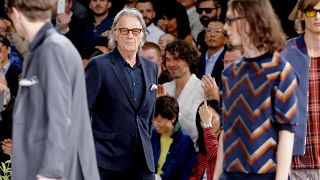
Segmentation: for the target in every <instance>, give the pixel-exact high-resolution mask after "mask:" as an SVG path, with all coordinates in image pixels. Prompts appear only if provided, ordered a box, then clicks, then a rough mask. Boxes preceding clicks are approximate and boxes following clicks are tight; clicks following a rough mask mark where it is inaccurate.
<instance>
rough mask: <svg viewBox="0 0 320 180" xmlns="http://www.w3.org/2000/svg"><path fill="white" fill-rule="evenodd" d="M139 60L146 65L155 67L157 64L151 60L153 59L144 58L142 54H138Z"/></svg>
mask: <svg viewBox="0 0 320 180" xmlns="http://www.w3.org/2000/svg"><path fill="white" fill-rule="evenodd" d="M140 60H141V61H142V62H143V63H145V64H146V65H148V66H153V67H157V64H156V63H155V62H153V61H151V60H149V59H146V58H144V57H142V56H140Z"/></svg>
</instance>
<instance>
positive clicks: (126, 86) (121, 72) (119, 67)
mask: <svg viewBox="0 0 320 180" xmlns="http://www.w3.org/2000/svg"><path fill="white" fill-rule="evenodd" d="M112 54H113V55H112V59H111V62H112V63H113V66H112V70H113V72H114V74H115V76H116V77H117V79H118V80H119V82H120V84H121V86H122V88H123V90H124V91H125V93H126V95H127V97H128V99H129V101H130V103H131V105H132V107H135V105H134V101H133V99H132V94H133V92H132V90H131V89H132V88H131V87H130V83H129V82H128V79H127V78H126V76H125V73H126V72H125V69H124V66H123V64H122V63H121V60H120V59H119V58H122V57H121V55H120V53H119V52H118V50H116V49H115V50H114V51H113V52H112Z"/></svg>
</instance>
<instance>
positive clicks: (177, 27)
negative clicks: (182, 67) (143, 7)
mask: <svg viewBox="0 0 320 180" xmlns="http://www.w3.org/2000/svg"><path fill="white" fill-rule="evenodd" d="M163 4H164V5H165V7H163V8H162V9H163V11H162V18H161V19H160V20H158V26H159V27H160V28H161V29H162V30H163V31H165V32H166V33H170V34H172V35H173V36H175V37H176V38H178V39H182V40H185V41H187V42H188V43H189V44H191V45H192V46H193V47H196V44H195V40H194V38H193V36H192V35H191V29H190V23H189V19H188V14H187V12H186V9H185V8H184V7H183V6H182V5H181V4H180V3H178V2H176V1H168V3H163Z"/></svg>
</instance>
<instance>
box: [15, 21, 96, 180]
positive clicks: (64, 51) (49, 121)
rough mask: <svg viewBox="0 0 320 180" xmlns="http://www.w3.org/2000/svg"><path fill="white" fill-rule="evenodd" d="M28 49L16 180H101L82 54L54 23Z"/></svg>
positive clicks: (21, 90)
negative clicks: (39, 178)
mask: <svg viewBox="0 0 320 180" xmlns="http://www.w3.org/2000/svg"><path fill="white" fill-rule="evenodd" d="M29 50H30V52H29V53H28V54H27V55H26V57H25V60H24V64H23V71H22V80H20V87H19V91H18V95H17V99H16V104H15V107H14V112H13V163H12V168H13V169H12V171H13V174H12V179H13V180H32V179H36V175H37V174H40V175H43V176H46V177H48V178H54V179H61V178H62V179H64V180H66V179H67V180H82V179H87V180H99V179H100V178H99V174H98V169H97V162H96V155H95V149H94V143H93V136H92V129H91V124H90V119H89V113H88V105H87V99H86V88H85V79H84V72H83V68H82V64H81V58H80V55H79V53H78V52H77V51H76V49H75V47H74V46H73V45H72V44H71V42H70V41H69V40H68V39H67V38H65V37H64V36H62V35H59V34H58V33H57V32H55V30H54V28H53V26H52V25H51V24H50V23H48V24H45V25H44V26H43V27H42V28H41V30H40V31H39V32H38V34H37V35H36V37H35V39H34V40H33V42H32V43H31V44H30V45H29Z"/></svg>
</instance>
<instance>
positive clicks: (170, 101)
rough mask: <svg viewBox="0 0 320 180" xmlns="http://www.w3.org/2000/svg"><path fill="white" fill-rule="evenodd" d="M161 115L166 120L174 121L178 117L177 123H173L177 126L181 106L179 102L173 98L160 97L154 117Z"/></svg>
mask: <svg viewBox="0 0 320 180" xmlns="http://www.w3.org/2000/svg"><path fill="white" fill-rule="evenodd" d="M159 115H161V116H162V117H163V118H166V119H173V118H174V117H176V120H175V122H173V125H176V124H177V122H178V118H179V105H178V102H177V100H175V99H174V98H173V97H171V96H161V97H158V98H157V101H156V110H155V113H154V117H157V116H159Z"/></svg>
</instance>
